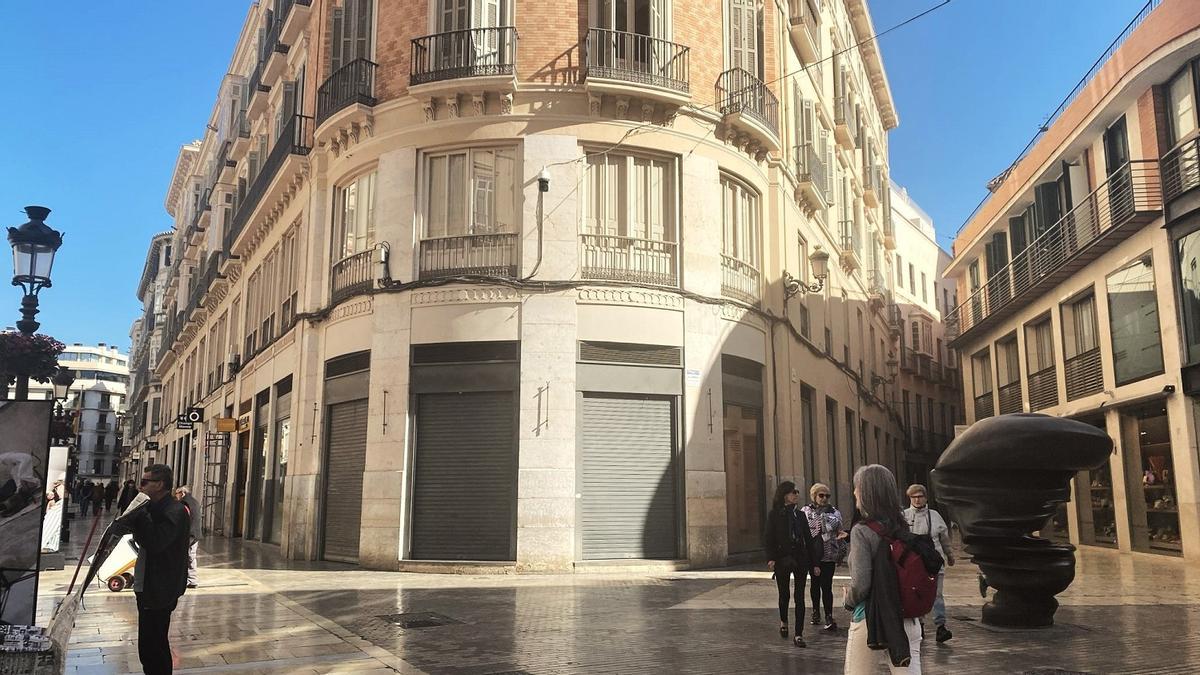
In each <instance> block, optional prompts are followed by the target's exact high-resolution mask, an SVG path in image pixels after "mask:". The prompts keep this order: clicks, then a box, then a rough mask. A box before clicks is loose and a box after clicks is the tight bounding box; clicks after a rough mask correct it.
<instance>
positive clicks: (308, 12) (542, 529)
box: [135, 0, 918, 571]
mask: <svg viewBox="0 0 1200 675" xmlns="http://www.w3.org/2000/svg"><path fill="white" fill-rule="evenodd" d="M628 6H629V7H630V13H629V15H628V16H614V15H613V14H612V10H611V7H612V5H610V4H608V3H599V2H596V3H591V4H589V3H588V2H579V3H567V2H560V1H555V2H533V1H532V0H516V1H515V2H485V3H466V2H449V1H447V2H443V3H441V4H437V5H435V4H429V5H428V6H427V5H426V3H425V2H403V3H392V2H377V3H372V2H369V1H368V0H345V2H344V3H330V2H325V1H323V0H314V1H313V2H312V3H311V4H301V3H299V2H294V3H293V2H278V3H275V4H274V5H273V6H270V7H268V5H267V3H261V4H259V5H256V6H254V7H253V8H252V9H251V11H250V14H249V16H248V17H247V21H246V24H245V26H244V28H243V30H242V37H241V39H240V41H239V43H238V47H237V50H236V52H235V54H234V56H233V58H232V61H231V64H230V68H229V72H230V73H231V75H229V76H228V77H227V78H226V81H225V82H224V83H223V84H222V87H221V95H220V97H219V98H218V100H217V102H216V104H215V106H214V110H213V114H212V118H211V120H210V131H209V132H208V133H206V134H205V136H204V137H203V138H202V139H201V140H200V141H199V145H198V150H197V152H198V156H197V157H196V158H195V161H193V162H188V163H187V164H190V167H184V166H183V165H184V164H185V163H184V162H181V165H180V167H179V168H177V171H176V175H175V177H174V178H173V180H172V185H171V191H170V196H169V198H168V211H169V212H170V213H172V215H173V216H175V219H176V224H175V235H174V241H173V244H174V250H175V251H176V255H175V259H174V261H173V266H172V268H171V269H170V270H169V275H168V280H167V281H166V284H165V289H164V298H165V307H166V309H165V310H164V314H165V316H166V322H165V326H163V328H162V330H161V341H160V342H159V343H157V344H155V345H153V347H152V348H153V350H154V351H153V354H152V355H151V356H150V357H149V359H150V361H151V362H152V363H154V364H155V365H154V366H153V367H152V370H153V377H152V378H151V379H152V381H153V382H155V383H157V384H158V385H160V386H161V388H162V397H163V405H162V416H161V419H160V420H159V422H160V426H159V429H160V432H159V433H158V434H157V435H155V436H154V439H155V440H157V442H158V443H159V450H158V452H156V453H148V452H146V451H145V449H144V445H143V446H142V447H139V448H135V454H136V456H137V457H138V458H139V459H140V461H141V462H142V463H143V466H144V465H145V464H146V463H149V462H151V461H166V462H168V463H171V464H174V465H176V466H177V467H181V470H182V471H183V472H185V474H187V475H190V476H191V477H192V483H193V486H195V490H196V492H197V493H202V494H203V495H204V497H205V501H206V515H205V519H206V526H207V527H208V528H210V530H212V531H215V532H218V533H220V534H223V535H226V536H242V537H246V538H249V539H258V540H262V541H264V542H266V543H269V544H277V545H279V546H280V547H281V549H282V553H283V554H284V555H285V556H287V557H290V558H297V559H319V558H329V559H337V560H351V561H357V562H358V563H359V564H361V565H363V566H366V567H372V568H380V569H443V570H446V569H448V570H457V569H464V568H466V569H473V570H480V569H485V570H486V569H495V570H504V571H508V570H519V571H524V570H564V569H566V570H569V569H576V570H588V569H596V568H602V569H613V566H614V565H620V564H637V565H647V564H650V565H665V566H682V565H688V566H711V565H719V564H724V563H726V562H729V561H736V560H740V559H747V558H751V557H753V556H755V555H756V554H757V552H758V551H759V550H760V549H761V543H760V535H761V530H762V522H763V517H764V512H765V510H766V508H767V505H768V503H769V500H770V497H771V493H772V492H773V490H774V487H775V485H776V484H777V483H778V482H779V481H781V480H794V481H796V482H798V483H800V484H801V485H802V487H807V485H808V484H809V483H811V482H813V481H814V480H821V481H824V482H826V483H828V484H830V485H831V486H833V487H834V489H835V492H836V500H837V502H838V504H839V505H840V506H841V507H842V508H843V509H844V510H846V511H849V510H850V509H851V508H852V506H853V497H852V495H851V489H850V478H851V475H852V472H853V470H854V469H855V468H856V467H857V466H860V465H862V464H864V463H867V462H881V463H884V464H886V465H888V466H891V467H904V466H905V456H906V453H907V451H908V443H907V440H906V438H905V433H904V429H902V426H901V425H902V416H901V415H900V414H899V412H898V409H897V406H896V403H895V402H896V401H897V400H898V398H899V393H898V392H899V388H898V386H897V385H896V384H895V383H894V381H890V380H888V378H887V368H886V365H885V364H886V362H887V361H888V359H889V358H890V357H892V356H894V355H895V351H896V349H897V342H896V341H895V337H894V335H893V333H892V330H891V328H892V327H891V326H889V323H888V311H887V308H888V306H889V301H890V299H891V284H890V280H891V279H893V278H894V276H895V272H894V270H893V269H892V267H891V264H892V263H891V261H892V256H891V252H890V251H891V248H892V247H894V246H895V240H894V237H893V236H892V232H891V229H890V228H891V225H890V223H891V209H890V208H888V206H887V205H888V201H889V199H890V197H889V190H888V187H887V131H888V130H889V129H891V128H893V127H894V126H895V125H896V124H897V119H896V114H895V111H894V109H893V103H892V101H891V97H890V92H889V90H888V87H887V80H886V76H885V74H884V71H883V65H882V63H881V62H880V60H879V55H878V53H877V52H876V51H875V49H874V45H873V43H871V42H869V41H868V42H867V44H866V45H865V46H862V47H854V45H856V44H858V43H859V42H862V41H863V40H864V39H866V38H868V37H870V36H871V35H872V33H873V28H872V26H871V22H870V18H869V16H868V14H867V12H866V7H865V3H864V2H862V1H861V0H847V1H844V2H816V1H815V0H794V1H793V2H791V3H783V4H777V5H772V4H762V3H756V2H753V1H752V0H725V1H724V2H700V1H696V2H682V1H676V2H673V3H670V2H651V1H649V0H647V1H646V2H634V3H628ZM604 8H608V9H604ZM268 10H269V11H270V16H269V17H268ZM743 26H748V27H750V29H749V30H743V29H742V27H743ZM818 250H819V251H823V252H825V253H828V254H830V256H831V257H830V259H829V265H828V267H829V271H828V276H827V278H825V279H823V280H818V279H816V278H814V269H813V265H811V264H810V261H809V257H810V256H812V255H813V253H814V252H817V251H818ZM817 257H818V258H819V257H820V256H819V255H818V256H817ZM789 279H798V280H800V281H801V282H802V283H804V284H806V285H813V286H814V287H815V285H816V284H818V283H819V284H820V289H819V290H813V291H808V292H801V291H796V289H798V288H799V286H798V285H793V286H791V290H792V291H795V292H794V293H793V292H790V291H789V292H785V288H786V287H787V286H788V285H787V284H786V283H785V281H786V280H789ZM135 360H136V357H135ZM135 396H136V395H135ZM191 409H200V410H202V411H203V418H204V421H203V422H201V423H198V424H196V425H195V428H194V429H192V430H183V429H177V428H176V427H177V425H176V422H175V420H176V417H177V416H178V415H181V414H183V413H185V412H187V411H189V410H191ZM218 418H234V419H237V420H238V430H237V431H236V432H232V433H219V432H217V431H216V424H217V422H216V420H217V419H218ZM147 438H149V437H147ZM901 478H902V479H912V478H918V477H917V476H906V475H904V471H903V470H901ZM202 483H203V486H202V485H201V484H202ZM467 533H470V534H469V535H468V534H467Z"/></svg>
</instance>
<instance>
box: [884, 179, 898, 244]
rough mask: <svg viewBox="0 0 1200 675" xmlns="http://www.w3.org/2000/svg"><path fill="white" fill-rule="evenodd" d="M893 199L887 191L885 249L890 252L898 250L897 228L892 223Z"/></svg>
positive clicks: (885, 192)
mask: <svg viewBox="0 0 1200 675" xmlns="http://www.w3.org/2000/svg"><path fill="white" fill-rule="evenodd" d="M891 201H892V200H891V197H890V196H889V193H888V191H887V190H885V191H884V193H883V247H884V248H886V249H887V250H889V251H894V250H896V226H895V224H894V223H893V222H892V206H891Z"/></svg>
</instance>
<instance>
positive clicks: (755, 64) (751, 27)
mask: <svg viewBox="0 0 1200 675" xmlns="http://www.w3.org/2000/svg"><path fill="white" fill-rule="evenodd" d="M727 7H728V12H727V14H726V27H725V31H726V32H725V45H726V48H727V49H726V51H727V54H726V56H727V58H728V62H729V67H730V68H741V69H742V70H744V71H746V72H748V73H750V74H752V75H754V76H755V77H757V78H758V79H760V80H761V79H763V58H762V34H763V22H762V4H761V2H760V0H728V1H727Z"/></svg>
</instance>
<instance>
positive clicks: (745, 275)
mask: <svg viewBox="0 0 1200 675" xmlns="http://www.w3.org/2000/svg"><path fill="white" fill-rule="evenodd" d="M761 279H762V275H761V274H760V273H759V271H758V268H757V267H755V266H754V265H751V264H750V263H748V262H745V261H744V260H738V259H737V258H734V257H733V256H729V255H725V254H721V295H724V296H725V297H727V298H733V299H734V300H741V301H742V302H745V303H747V304H750V305H757V304H758V303H759V302H760V301H761V298H762V290H761V283H762V282H761Z"/></svg>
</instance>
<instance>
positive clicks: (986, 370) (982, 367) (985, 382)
mask: <svg viewBox="0 0 1200 675" xmlns="http://www.w3.org/2000/svg"><path fill="white" fill-rule="evenodd" d="M971 368H972V378H971V379H972V380H973V383H974V385H975V395H976V396H983V395H984V394H988V393H991V391H992V358H991V355H990V354H988V350H986V349H984V350H983V351H981V352H979V353H978V354H976V355H974V356H972V357H971Z"/></svg>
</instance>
